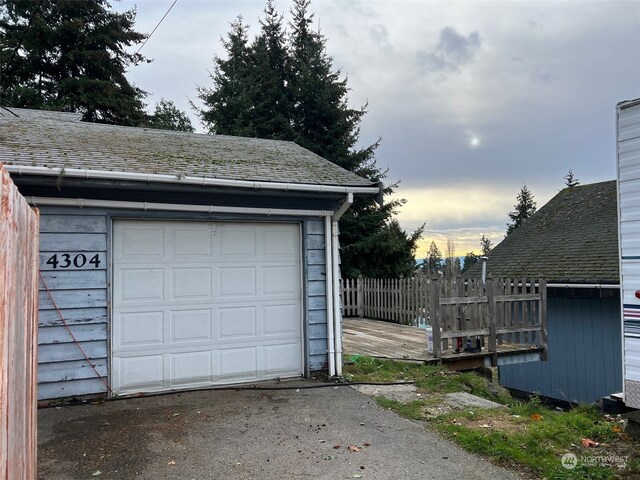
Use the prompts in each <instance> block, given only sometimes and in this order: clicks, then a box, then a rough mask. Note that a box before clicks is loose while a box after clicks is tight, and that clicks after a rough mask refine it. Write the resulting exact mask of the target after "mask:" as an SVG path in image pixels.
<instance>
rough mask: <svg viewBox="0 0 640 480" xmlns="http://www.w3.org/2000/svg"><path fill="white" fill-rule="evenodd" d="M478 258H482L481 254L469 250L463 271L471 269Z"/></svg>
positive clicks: (465, 257)
mask: <svg viewBox="0 0 640 480" xmlns="http://www.w3.org/2000/svg"><path fill="white" fill-rule="evenodd" d="M478 260H480V255H478V254H477V253H474V252H467V253H466V255H465V256H464V261H463V264H462V273H464V272H466V271H467V270H469V269H470V268H471V267H472V266H473V265H474V264H475V263H476V262H477V261H478Z"/></svg>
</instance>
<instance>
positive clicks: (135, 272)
mask: <svg viewBox="0 0 640 480" xmlns="http://www.w3.org/2000/svg"><path fill="white" fill-rule="evenodd" d="M120 281H121V285H122V288H121V289H119V293H120V300H122V301H123V302H128V301H139V300H154V301H158V300H162V299H163V298H164V270H163V269H162V268H127V269H123V270H121V271H120Z"/></svg>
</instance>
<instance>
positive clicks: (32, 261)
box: [0, 164, 39, 480]
mask: <svg viewBox="0 0 640 480" xmlns="http://www.w3.org/2000/svg"><path fill="white" fill-rule="evenodd" d="M38 225H39V217H38V211H37V210H32V209H31V207H29V204H28V203H27V202H26V200H25V199H24V198H23V197H22V195H20V193H19V192H18V189H17V188H16V187H15V185H14V184H13V182H12V181H11V179H10V178H9V174H8V172H7V171H6V170H5V169H4V167H3V166H2V164H0V479H14V478H17V479H25V480H32V479H35V478H36V446H37V444H36V434H37V430H36V414H37V391H36V389H37V336H38V331H37V328H38V321H37V312H38Z"/></svg>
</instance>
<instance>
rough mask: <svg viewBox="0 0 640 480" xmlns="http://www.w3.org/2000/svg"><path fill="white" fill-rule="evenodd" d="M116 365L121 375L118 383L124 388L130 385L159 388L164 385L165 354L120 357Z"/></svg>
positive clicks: (152, 388)
mask: <svg viewBox="0 0 640 480" xmlns="http://www.w3.org/2000/svg"><path fill="white" fill-rule="evenodd" d="M114 367H115V370H116V371H117V372H118V374H119V377H120V378H119V382H118V385H119V386H120V388H122V389H123V390H126V389H127V388H129V387H136V388H141V389H149V390H159V389H162V388H163V387H164V380H163V379H164V358H163V355H146V356H138V357H124V358H118V359H116V360H115V365H114Z"/></svg>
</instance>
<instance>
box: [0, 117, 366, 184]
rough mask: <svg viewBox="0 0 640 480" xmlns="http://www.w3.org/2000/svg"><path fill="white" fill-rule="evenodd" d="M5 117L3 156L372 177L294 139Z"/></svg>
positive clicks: (199, 171)
mask: <svg viewBox="0 0 640 480" xmlns="http://www.w3.org/2000/svg"><path fill="white" fill-rule="evenodd" d="M12 111H13V112H15V113H16V114H17V115H18V116H19V117H15V116H13V115H9V114H4V115H2V116H0V162H2V163H5V164H8V165H25V166H47V167H58V168H61V167H67V168H77V169H88V170H102V171H113V172H134V173H145V174H166V175H175V176H176V177H177V178H180V177H185V176H194V177H203V178H221V179H233V180H250V181H265V182H287V183H309V184H317V185H338V186H360V187H367V186H371V185H372V183H371V182H370V181H368V180H366V179H364V178H362V177H359V176H358V175H356V174H354V173H352V172H349V171H347V170H345V169H343V168H341V167H339V166H337V165H335V164H333V163H331V162H329V161H327V160H325V159H323V158H321V157H320V156H318V155H316V154H315V153H313V152H310V151H309V150H306V149H305V148H302V147H300V146H299V145H296V144H295V143H293V142H285V141H277V140H263V139H257V138H244V137H231V136H223V135H206V134H197V133H185V132H174V131H169V130H154V129H148V128H133V127H121V126H114V125H103V124H96V123H84V122H79V121H77V117H76V116H75V115H74V114H68V113H61V112H49V111H46V112H45V111H39V110H25V109H12Z"/></svg>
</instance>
